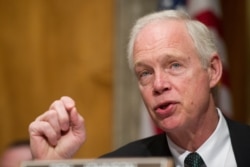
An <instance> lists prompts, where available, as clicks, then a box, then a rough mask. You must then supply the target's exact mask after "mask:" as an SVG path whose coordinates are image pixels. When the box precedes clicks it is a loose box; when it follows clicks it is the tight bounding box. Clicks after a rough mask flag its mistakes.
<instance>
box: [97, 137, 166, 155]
mask: <svg viewBox="0 0 250 167" xmlns="http://www.w3.org/2000/svg"><path fill="white" fill-rule="evenodd" d="M168 155H169V156H170V151H169V148H168V144H167V139H166V134H165V133H163V134H159V135H155V136H151V137H148V138H144V139H140V140H136V141H133V142H131V143H128V144H126V145H124V146H122V147H120V148H118V149H117V150H115V151H113V152H110V153H108V154H105V155H103V156H101V158H108V157H149V156H152V157H162V156H168Z"/></svg>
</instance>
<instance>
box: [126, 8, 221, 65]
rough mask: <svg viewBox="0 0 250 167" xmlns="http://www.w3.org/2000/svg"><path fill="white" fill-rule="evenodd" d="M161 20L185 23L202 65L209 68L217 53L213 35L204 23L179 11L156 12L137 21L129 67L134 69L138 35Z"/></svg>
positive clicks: (132, 34)
mask: <svg viewBox="0 0 250 167" xmlns="http://www.w3.org/2000/svg"><path fill="white" fill-rule="evenodd" d="M161 20H162V21H164V20H180V21H183V22H185V24H186V27H187V31H188V33H189V35H190V36H191V38H192V40H193V41H194V45H195V48H196V49H197V51H198V53H199V56H200V60H201V63H202V65H203V67H204V68H206V67H207V66H208V63H209V59H210V56H211V55H212V54H213V53H215V52H217V48H216V45H215V42H214V39H213V36H212V33H211V32H210V31H209V29H208V28H207V27H206V26H205V25H204V24H203V23H201V22H199V21H195V20H192V19H191V18H190V16H189V15H188V14H187V13H185V12H183V11H178V10H164V11H160V12H155V13H151V14H149V15H146V16H144V17H142V18H140V19H139V20H137V22H136V24H135V25H134V27H133V28H132V31H131V34H130V40H129V43H128V63H129V67H130V68H131V69H133V48H134V43H135V40H136V38H137V35H138V33H139V32H140V31H141V30H142V29H143V28H144V27H145V26H147V25H148V24H149V23H152V22H154V21H161Z"/></svg>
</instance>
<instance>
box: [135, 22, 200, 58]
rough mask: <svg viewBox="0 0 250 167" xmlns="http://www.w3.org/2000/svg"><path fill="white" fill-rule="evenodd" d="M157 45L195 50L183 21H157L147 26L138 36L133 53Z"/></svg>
mask: <svg viewBox="0 0 250 167" xmlns="http://www.w3.org/2000/svg"><path fill="white" fill-rule="evenodd" d="M157 45H161V46H162V47H164V45H165V46H166V47H167V46H171V45H173V46H174V47H175V46H176V47H180V48H187V49H188V48H190V49H195V46H194V42H193V40H192V38H191V36H190V34H189V33H188V30H187V27H186V23H185V22H184V21H181V20H156V21H153V22H151V23H148V24H147V25H145V26H144V27H143V28H142V29H141V30H140V32H139V33H138V34H137V37H136V39H135V43H134V47H133V53H134V54H136V51H138V50H143V49H147V48H150V47H157ZM133 56H134V55H133Z"/></svg>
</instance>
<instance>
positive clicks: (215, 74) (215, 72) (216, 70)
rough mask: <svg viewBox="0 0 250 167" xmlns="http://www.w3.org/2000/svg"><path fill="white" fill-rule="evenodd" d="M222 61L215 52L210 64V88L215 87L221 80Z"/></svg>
mask: <svg viewBox="0 0 250 167" xmlns="http://www.w3.org/2000/svg"><path fill="white" fill-rule="evenodd" d="M222 68H223V67H222V62H221V59H220V57H219V55H218V54H217V53H214V54H213V55H212V57H211V59H210V64H209V67H208V73H209V79H210V88H213V87H215V86H216V85H217V83H218V82H219V81H220V79H221V76H222Z"/></svg>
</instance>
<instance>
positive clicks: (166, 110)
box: [154, 102, 176, 117]
mask: <svg viewBox="0 0 250 167" xmlns="http://www.w3.org/2000/svg"><path fill="white" fill-rule="evenodd" d="M175 104H176V103H175V102H165V103H161V104H159V105H157V106H156V107H154V111H155V113H156V114H157V115H158V116H159V117H168V116H170V115H171V114H172V113H173V111H174V109H175V106H176V105H175Z"/></svg>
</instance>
